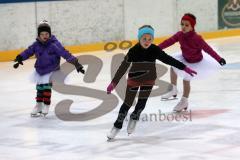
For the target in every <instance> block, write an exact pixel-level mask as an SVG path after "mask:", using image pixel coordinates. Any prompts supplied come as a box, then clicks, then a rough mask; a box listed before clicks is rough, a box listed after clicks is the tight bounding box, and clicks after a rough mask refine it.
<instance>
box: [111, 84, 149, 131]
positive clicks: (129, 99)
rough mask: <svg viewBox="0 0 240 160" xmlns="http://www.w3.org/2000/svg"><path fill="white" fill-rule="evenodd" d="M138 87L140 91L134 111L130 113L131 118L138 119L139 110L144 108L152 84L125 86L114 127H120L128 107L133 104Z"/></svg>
mask: <svg viewBox="0 0 240 160" xmlns="http://www.w3.org/2000/svg"><path fill="white" fill-rule="evenodd" d="M139 88H140V91H139V96H138V101H137V104H136V106H135V109H134V111H133V112H132V114H131V115H130V118H131V119H133V120H139V117H140V115H141V112H142V111H143V110H144V108H145V105H146V103H147V100H148V97H149V96H150V93H151V91H152V88H153V86H138V87H133V88H132V87H130V86H127V89H126V95H125V99H124V103H123V104H122V106H121V108H120V110H119V113H118V117H117V120H116V121H115V123H114V126H115V127H116V128H119V129H121V128H122V125H123V121H124V119H125V117H126V116H127V113H128V110H129V109H130V107H131V106H132V104H133V101H134V99H135V97H136V94H137V92H138V89H139Z"/></svg>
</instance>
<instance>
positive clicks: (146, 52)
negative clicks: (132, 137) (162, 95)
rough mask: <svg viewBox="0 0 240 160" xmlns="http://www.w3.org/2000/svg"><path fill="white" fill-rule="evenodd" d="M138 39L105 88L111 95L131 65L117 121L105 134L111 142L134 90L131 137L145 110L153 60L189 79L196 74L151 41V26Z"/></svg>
mask: <svg viewBox="0 0 240 160" xmlns="http://www.w3.org/2000/svg"><path fill="white" fill-rule="evenodd" d="M138 39H139V43H137V44H136V45H135V46H133V47H132V48H131V49H130V50H129V52H128V53H127V55H126V56H125V58H124V60H123V62H122V63H121V65H120V67H119V68H118V70H117V72H116V74H115V76H114V78H113V80H112V82H111V83H110V85H109V86H108V87H107V93H108V94H110V93H111V91H112V90H113V89H114V88H115V87H116V85H117V84H118V82H119V81H120V79H121V77H122V76H123V75H124V74H125V72H126V71H127V69H128V67H129V66H130V65H131V68H130V70H129V73H128V80H127V88H126V95H125V99H124V103H123V104H122V106H121V108H120V110H119V114H118V117H117V120H116V121H115V123H114V126H113V128H112V130H111V131H110V133H109V134H108V135H107V137H108V139H113V138H114V137H115V136H116V135H117V133H118V132H119V131H120V129H121V128H122V125H123V121H124V119H125V117H126V115H127V113H128V110H129V109H130V107H131V106H132V103H133V101H134V99H135V96H136V94H137V91H138V90H140V91H139V97H138V101H137V104H136V106H135V110H134V111H133V112H132V114H131V115H130V120H129V123H128V127H127V132H128V134H131V133H132V132H133V131H134V129H135V126H136V122H137V121H138V120H139V117H140V114H141V112H142V111H143V109H144V108H145V105H146V102H147V99H148V97H149V95H150V93H151V91H152V88H153V85H154V82H155V79H156V77H157V76H156V67H155V62H156V59H158V60H160V61H162V62H163V63H165V64H168V65H171V66H174V67H176V68H178V69H181V70H184V71H186V72H187V73H189V74H190V75H192V76H193V74H196V72H195V71H193V70H191V69H190V68H188V67H186V66H185V65H184V64H183V63H181V62H179V61H178V60H176V59H174V58H172V57H171V56H169V55H167V54H166V53H165V52H164V51H162V50H161V49H160V48H159V47H158V46H156V45H154V44H152V42H153V39H154V29H153V28H152V27H151V26H150V25H144V26H142V27H140V28H139V31H138Z"/></svg>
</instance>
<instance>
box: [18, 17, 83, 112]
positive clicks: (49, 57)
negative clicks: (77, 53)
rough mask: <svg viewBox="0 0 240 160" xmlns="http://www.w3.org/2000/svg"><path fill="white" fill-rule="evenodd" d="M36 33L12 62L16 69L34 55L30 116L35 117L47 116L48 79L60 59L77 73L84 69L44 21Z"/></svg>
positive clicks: (57, 66)
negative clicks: (31, 42)
mask: <svg viewBox="0 0 240 160" xmlns="http://www.w3.org/2000/svg"><path fill="white" fill-rule="evenodd" d="M37 32H38V36H37V38H36V41H35V42H34V43H33V44H32V45H30V46H29V47H28V48H27V49H26V50H24V51H23V52H22V53H20V54H19V55H18V56H17V57H16V59H15V60H14V61H15V62H17V63H16V64H15V65H14V68H17V67H18V66H19V64H21V65H23V61H24V60H27V59H28V58H29V57H31V56H33V55H35V57H36V62H35V71H34V73H33V77H32V78H33V79H34V81H35V82H36V90H37V96H36V105H35V107H34V108H33V110H32V112H31V115H32V116H37V115H39V114H43V115H44V116H45V115H47V114H48V111H49V106H50V104H51V92H52V91H51V88H52V82H51V80H50V77H51V75H52V74H53V72H54V71H57V70H59V69H60V59H61V57H63V58H64V59H66V60H67V62H69V63H71V64H73V65H74V66H75V67H76V69H77V71H78V72H82V73H83V74H84V69H83V66H82V65H81V64H80V63H79V62H78V60H77V58H76V57H74V56H72V55H71V54H70V53H69V52H68V51H67V50H65V48H64V47H63V46H62V44H61V43H60V42H59V41H58V40H57V39H56V37H55V36H54V35H52V34H51V27H50V25H49V24H48V22H47V21H46V20H44V21H42V22H40V24H39V25H38V27H37Z"/></svg>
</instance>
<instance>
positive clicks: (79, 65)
mask: <svg viewBox="0 0 240 160" xmlns="http://www.w3.org/2000/svg"><path fill="white" fill-rule="evenodd" d="M72 64H73V65H74V66H75V68H76V70H77V72H78V73H79V72H81V73H82V74H84V73H85V70H84V69H83V66H82V65H81V64H80V63H79V62H78V60H75V61H73V62H72Z"/></svg>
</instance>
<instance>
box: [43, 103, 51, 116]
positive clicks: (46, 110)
mask: <svg viewBox="0 0 240 160" xmlns="http://www.w3.org/2000/svg"><path fill="white" fill-rule="evenodd" d="M49 107H50V105H46V104H44V105H43V107H42V114H43V115H44V116H46V115H47V114H48V111H49Z"/></svg>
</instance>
